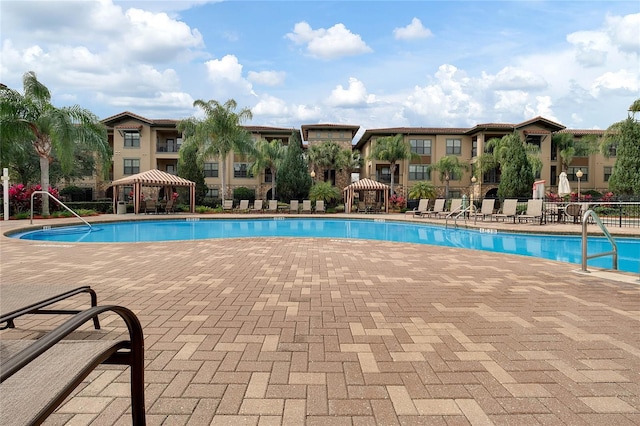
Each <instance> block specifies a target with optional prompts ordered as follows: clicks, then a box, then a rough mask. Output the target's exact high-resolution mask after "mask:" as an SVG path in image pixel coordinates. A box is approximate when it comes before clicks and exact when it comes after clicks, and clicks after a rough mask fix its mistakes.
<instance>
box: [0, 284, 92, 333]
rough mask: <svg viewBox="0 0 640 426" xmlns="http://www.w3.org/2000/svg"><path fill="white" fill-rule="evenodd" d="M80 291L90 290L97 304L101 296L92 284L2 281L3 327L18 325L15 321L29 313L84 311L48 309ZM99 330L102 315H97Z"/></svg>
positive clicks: (0, 321) (0, 320)
mask: <svg viewBox="0 0 640 426" xmlns="http://www.w3.org/2000/svg"><path fill="white" fill-rule="evenodd" d="M80 293H89V296H90V298H91V306H96V305H97V302H98V298H97V296H96V292H95V291H94V290H93V289H92V288H91V287H90V286H72V285H61V284H2V285H1V286H0V324H4V323H6V324H4V325H2V326H0V330H4V329H6V328H14V323H13V320H14V319H15V318H18V317H20V316H22V315H26V314H54V315H57V314H65V315H73V314H77V313H79V312H82V311H81V310H76V309H44V308H46V307H47V306H50V305H53V304H54V303H56V302H59V301H61V300H64V299H67V298H69V297H71V296H74V295H76V294H80ZM93 325H94V327H95V328H96V330H99V329H100V322H99V320H98V317H97V316H96V317H95V318H93Z"/></svg>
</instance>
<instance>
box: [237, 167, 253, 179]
mask: <svg viewBox="0 0 640 426" xmlns="http://www.w3.org/2000/svg"><path fill="white" fill-rule="evenodd" d="M249 166H250V164H249V163H233V177H234V178H252V177H253V175H252V174H251V172H250V171H249Z"/></svg>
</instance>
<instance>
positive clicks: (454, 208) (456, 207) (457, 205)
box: [438, 198, 462, 217]
mask: <svg viewBox="0 0 640 426" xmlns="http://www.w3.org/2000/svg"><path fill="white" fill-rule="evenodd" d="M461 209H462V198H454V199H453V200H451V205H450V206H449V210H448V211H446V210H444V209H443V210H442V211H441V212H440V213H438V217H447V216H449V215H452V214H457V213H458V212H460V210H461Z"/></svg>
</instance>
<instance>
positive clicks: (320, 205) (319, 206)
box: [316, 200, 326, 213]
mask: <svg viewBox="0 0 640 426" xmlns="http://www.w3.org/2000/svg"><path fill="white" fill-rule="evenodd" d="M316 213H326V210H325V209H324V200H317V201H316Z"/></svg>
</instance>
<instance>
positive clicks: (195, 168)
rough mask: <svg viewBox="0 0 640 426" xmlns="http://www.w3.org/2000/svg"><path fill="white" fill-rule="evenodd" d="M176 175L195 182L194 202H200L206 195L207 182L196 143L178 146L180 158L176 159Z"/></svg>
mask: <svg viewBox="0 0 640 426" xmlns="http://www.w3.org/2000/svg"><path fill="white" fill-rule="evenodd" d="M178 176H180V177H183V178H185V179H187V180H190V181H192V182H195V184H196V199H195V203H196V204H202V202H203V201H204V198H205V197H206V196H207V191H208V188H207V184H206V183H205V180H204V164H203V163H202V161H200V158H199V157H198V147H197V145H196V144H189V145H187V146H185V145H182V146H181V147H180V158H179V159H178Z"/></svg>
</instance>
